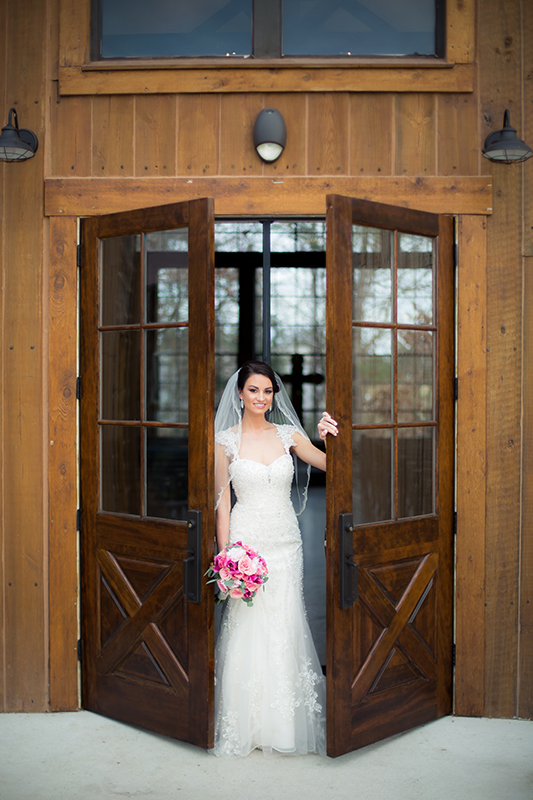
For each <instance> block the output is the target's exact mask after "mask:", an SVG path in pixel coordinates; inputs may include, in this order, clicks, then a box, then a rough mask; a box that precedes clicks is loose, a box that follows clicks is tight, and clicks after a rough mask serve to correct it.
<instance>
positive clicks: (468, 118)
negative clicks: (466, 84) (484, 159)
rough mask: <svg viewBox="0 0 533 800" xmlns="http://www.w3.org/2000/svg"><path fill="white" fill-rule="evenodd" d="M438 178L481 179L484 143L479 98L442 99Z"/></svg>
mask: <svg viewBox="0 0 533 800" xmlns="http://www.w3.org/2000/svg"><path fill="white" fill-rule="evenodd" d="M437 109H438V121H439V123H438V124H439V131H438V134H439V135H438V141H437V149H438V174H439V175H477V174H478V163H479V158H480V152H479V151H480V143H479V139H478V136H476V135H475V134H476V132H477V130H478V127H479V113H478V99H477V97H476V96H475V95H470V94H461V95H453V94H450V95H443V94H441V95H438V96H437Z"/></svg>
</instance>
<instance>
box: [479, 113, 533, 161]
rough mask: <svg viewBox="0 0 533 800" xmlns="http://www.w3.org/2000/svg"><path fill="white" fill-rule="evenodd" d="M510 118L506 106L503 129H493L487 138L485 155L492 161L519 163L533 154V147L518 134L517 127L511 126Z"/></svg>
mask: <svg viewBox="0 0 533 800" xmlns="http://www.w3.org/2000/svg"><path fill="white" fill-rule="evenodd" d="M509 118H510V114H509V109H508V108H506V109H505V114H504V115H503V128H502V129H501V131H493V132H492V133H489V135H488V136H487V138H486V139H485V147H484V149H483V155H484V156H485V158H488V159H489V160H490V161H499V162H501V163H503V164H518V163H519V162H520V161H526V160H527V159H528V158H531V156H533V150H532V149H531V147H529V146H528V145H527V144H526V143H525V142H523V141H522V140H521V139H519V138H518V137H517V136H516V128H511V123H510V121H509Z"/></svg>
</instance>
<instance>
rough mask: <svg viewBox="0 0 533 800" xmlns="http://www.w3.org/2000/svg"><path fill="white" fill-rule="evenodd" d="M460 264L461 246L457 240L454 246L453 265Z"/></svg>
mask: <svg viewBox="0 0 533 800" xmlns="http://www.w3.org/2000/svg"><path fill="white" fill-rule="evenodd" d="M458 264H459V247H458V245H457V242H456V243H455V244H454V246H453V266H454V267H457V266H458Z"/></svg>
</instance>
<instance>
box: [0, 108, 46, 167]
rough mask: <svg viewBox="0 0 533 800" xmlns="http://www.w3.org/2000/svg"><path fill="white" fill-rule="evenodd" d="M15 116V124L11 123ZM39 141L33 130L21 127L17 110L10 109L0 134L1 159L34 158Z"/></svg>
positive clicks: (21, 159) (18, 159) (19, 159)
mask: <svg viewBox="0 0 533 800" xmlns="http://www.w3.org/2000/svg"><path fill="white" fill-rule="evenodd" d="M13 116H14V117H15V124H14V125H12V124H11V118H12V117H13ZM38 147H39V142H38V141H37V137H36V135H35V134H34V133H33V131H29V130H27V129H26V128H20V129H19V124H18V117H17V112H16V111H15V109H14V108H11V109H10V110H9V118H8V122H7V125H6V126H5V128H2V134H1V135H0V161H26V159H28V158H33V156H34V155H35V153H36V151H37V148H38Z"/></svg>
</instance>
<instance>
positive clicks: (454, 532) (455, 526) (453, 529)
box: [452, 511, 457, 536]
mask: <svg viewBox="0 0 533 800" xmlns="http://www.w3.org/2000/svg"><path fill="white" fill-rule="evenodd" d="M452 531H453V535H454V536H457V511H454V512H453V522H452Z"/></svg>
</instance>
